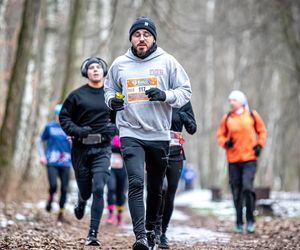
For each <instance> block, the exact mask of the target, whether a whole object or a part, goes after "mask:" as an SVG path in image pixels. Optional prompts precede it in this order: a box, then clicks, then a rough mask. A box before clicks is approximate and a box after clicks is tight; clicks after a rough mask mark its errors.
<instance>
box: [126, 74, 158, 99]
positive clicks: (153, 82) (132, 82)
mask: <svg viewBox="0 0 300 250" xmlns="http://www.w3.org/2000/svg"><path fill="white" fill-rule="evenodd" d="M157 82H158V79H157V77H146V78H130V79H127V81H126V89H127V100H128V103H133V102H142V101H148V100H149V98H148V96H147V95H146V94H145V91H146V90H148V89H151V88H157Z"/></svg>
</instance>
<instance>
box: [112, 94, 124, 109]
mask: <svg viewBox="0 0 300 250" xmlns="http://www.w3.org/2000/svg"><path fill="white" fill-rule="evenodd" d="M109 106H110V107H111V108H112V109H113V110H116V111H120V110H123V109H124V100H123V99H119V98H116V97H114V98H111V99H110V100H109Z"/></svg>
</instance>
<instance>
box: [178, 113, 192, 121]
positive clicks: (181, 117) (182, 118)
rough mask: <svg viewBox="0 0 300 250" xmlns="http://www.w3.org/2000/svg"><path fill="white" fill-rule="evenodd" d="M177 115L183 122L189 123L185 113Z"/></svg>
mask: <svg viewBox="0 0 300 250" xmlns="http://www.w3.org/2000/svg"><path fill="white" fill-rule="evenodd" d="M178 115H179V117H180V119H181V121H183V122H189V120H190V119H189V116H188V115H187V114H186V113H185V112H178Z"/></svg>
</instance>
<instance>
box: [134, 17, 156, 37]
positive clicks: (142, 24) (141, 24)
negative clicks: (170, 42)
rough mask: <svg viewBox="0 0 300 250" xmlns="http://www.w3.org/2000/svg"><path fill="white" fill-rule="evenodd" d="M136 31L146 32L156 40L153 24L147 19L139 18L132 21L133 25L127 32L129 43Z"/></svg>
mask: <svg viewBox="0 0 300 250" xmlns="http://www.w3.org/2000/svg"><path fill="white" fill-rule="evenodd" d="M138 29H145V30H148V31H149V32H150V33H151V34H152V35H153V36H154V39H155V40H156V35H157V34H156V27H155V23H154V22H153V21H152V20H151V19H150V18H149V17H145V16H141V17H138V18H137V19H136V20H135V21H134V23H133V24H132V25H131V28H130V30H129V41H131V36H132V34H133V33H134V32H135V31H137V30H138Z"/></svg>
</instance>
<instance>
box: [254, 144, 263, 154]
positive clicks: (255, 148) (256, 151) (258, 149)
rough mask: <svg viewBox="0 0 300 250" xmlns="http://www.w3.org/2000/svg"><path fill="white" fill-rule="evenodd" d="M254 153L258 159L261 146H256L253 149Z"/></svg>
mask: <svg viewBox="0 0 300 250" xmlns="http://www.w3.org/2000/svg"><path fill="white" fill-rule="evenodd" d="M253 149H254V152H255V156H256V157H258V156H260V153H261V146H260V145H259V144H256V145H255V146H254V147H253Z"/></svg>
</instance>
